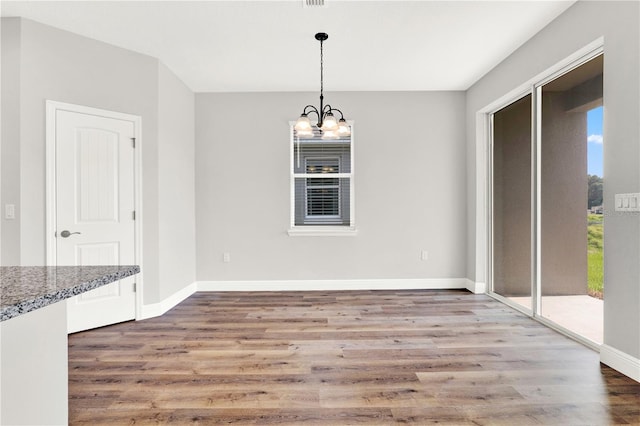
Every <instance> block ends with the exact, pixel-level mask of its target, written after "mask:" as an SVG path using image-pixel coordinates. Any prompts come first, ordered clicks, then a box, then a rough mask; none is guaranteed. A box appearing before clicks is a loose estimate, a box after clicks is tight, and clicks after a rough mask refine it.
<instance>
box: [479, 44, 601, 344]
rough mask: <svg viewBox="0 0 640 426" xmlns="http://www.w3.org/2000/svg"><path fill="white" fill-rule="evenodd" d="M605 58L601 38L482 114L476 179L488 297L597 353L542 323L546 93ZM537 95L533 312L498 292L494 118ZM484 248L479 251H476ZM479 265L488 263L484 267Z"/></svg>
mask: <svg viewBox="0 0 640 426" xmlns="http://www.w3.org/2000/svg"><path fill="white" fill-rule="evenodd" d="M603 53H604V38H602V37H601V38H599V39H597V40H595V41H594V42H592V43H590V44H589V45H587V46H585V47H584V48H582V49H580V50H578V51H577V52H575V53H574V54H572V55H570V56H569V57H567V58H565V59H564V60H562V61H560V62H558V63H557V64H555V65H554V66H552V67H550V68H548V69H547V70H545V71H544V72H542V73H540V74H538V75H536V76H535V77H534V78H532V79H530V80H529V81H527V82H526V83H524V84H522V85H520V86H518V87H517V88H515V89H514V90H512V91H510V92H509V93H507V94H505V95H504V96H502V97H501V98H499V99H497V100H496V101H494V102H492V103H491V104H489V105H487V106H486V107H485V108H483V109H481V110H480V111H478V112H477V114H476V120H477V121H476V123H477V126H476V127H477V140H478V144H479V148H480V149H478V150H477V151H476V152H477V153H483V154H484V155H477V158H476V179H479V181H481V182H484V183H485V184H484V185H483V186H484V187H483V186H482V185H478V186H477V189H481V191H478V192H477V193H476V206H478V207H477V209H476V214H478V213H481V215H482V217H483V218H484V224H483V223H482V221H477V222H476V223H477V224H479V225H480V226H479V227H477V228H476V241H485V244H486V245H485V247H484V256H483V255H481V254H480V255H479V254H476V270H480V271H482V270H484V271H486V277H485V279H486V285H487V294H488V295H489V296H491V297H493V298H495V299H497V300H499V301H500V302H502V303H505V304H507V305H508V306H510V307H512V308H514V309H516V310H518V311H520V312H522V313H524V314H526V315H528V316H530V317H532V318H534V319H536V320H537V321H539V322H541V323H542V324H544V325H546V326H548V327H550V328H553V329H554V330H557V331H558V332H560V333H562V334H565V335H567V336H569V337H571V338H572V339H575V340H577V341H579V342H580V343H582V344H584V345H586V346H588V347H590V348H592V349H594V350H596V351H599V350H600V345H599V344H596V343H594V342H592V341H591V340H589V339H586V338H584V337H582V336H581V335H579V334H577V333H575V332H572V331H571V330H568V329H566V328H565V327H562V326H560V325H558V324H556V323H555V322H552V321H550V320H548V319H546V318H544V317H542V314H541V312H542V304H541V300H542V247H541V241H542V208H541V206H542V185H541V183H542V119H541V118H542V88H543V86H544V85H546V84H547V83H549V82H551V81H553V80H555V79H556V78H558V77H560V76H562V75H564V74H566V73H568V72H571V71H572V70H573V69H575V68H578V67H579V66H581V65H583V64H584V63H586V62H588V61H590V60H592V59H594V58H596V57H597V56H599V55H602V54H603ZM528 95H531V309H528V308H527V307H525V306H522V305H519V304H517V303H515V302H513V301H511V300H509V299H508V298H506V297H504V296H501V295H499V294H497V293H496V292H495V291H494V270H493V269H494V268H493V260H494V241H493V231H494V222H493V218H494V214H493V202H494V194H493V185H494V181H493V172H494V164H493V154H494V152H493V150H494V146H493V136H494V132H493V124H494V114H495V113H496V112H498V111H499V110H501V109H503V108H505V107H507V106H509V105H511V104H513V103H514V102H517V101H519V100H520V99H522V98H524V97H525V96H528ZM478 248H481V245H478V244H477V245H476V250H478ZM479 262H483V263H484V264H483V265H480V264H479Z"/></svg>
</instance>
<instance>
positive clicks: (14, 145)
mask: <svg viewBox="0 0 640 426" xmlns="http://www.w3.org/2000/svg"><path fill="white" fill-rule="evenodd" d="M1 30H2V35H1V42H2V45H1V48H0V50H1V52H0V53H1V54H2V65H1V66H2V82H1V91H0V98H1V102H2V104H1V108H2V133H1V135H0V137H1V138H2V140H1V141H0V173H1V174H0V206H1V210H0V211H1V214H0V223H1V224H2V226H1V227H0V235H2V238H0V254H1V257H0V265H3V266H4V265H18V264H19V263H20V246H21V244H20V226H21V221H20V20H19V19H8V20H4V19H3V20H2V28H1ZM7 204H13V205H15V206H16V218H15V219H14V220H7V219H5V217H4V206H5V205H7Z"/></svg>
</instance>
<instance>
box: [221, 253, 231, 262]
mask: <svg viewBox="0 0 640 426" xmlns="http://www.w3.org/2000/svg"><path fill="white" fill-rule="evenodd" d="M222 261H223V262H224V263H229V262H231V253H223V254H222Z"/></svg>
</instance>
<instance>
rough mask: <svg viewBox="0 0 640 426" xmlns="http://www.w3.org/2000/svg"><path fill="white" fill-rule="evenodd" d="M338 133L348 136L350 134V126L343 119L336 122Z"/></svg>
mask: <svg viewBox="0 0 640 426" xmlns="http://www.w3.org/2000/svg"><path fill="white" fill-rule="evenodd" d="M338 135H340V136H349V135H351V126H349V123H347V122H346V121H345V120H344V119H341V120H340V121H339V122H338Z"/></svg>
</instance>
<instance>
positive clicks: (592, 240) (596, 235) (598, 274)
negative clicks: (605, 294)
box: [587, 214, 604, 298]
mask: <svg viewBox="0 0 640 426" xmlns="http://www.w3.org/2000/svg"><path fill="white" fill-rule="evenodd" d="M602 219H603V216H602V215H597V214H590V215H588V225H587V238H588V240H587V280H588V283H589V294H591V295H592V296H595V297H599V298H602V289H603V287H604V256H603V244H602V239H603V235H604V229H603V224H602Z"/></svg>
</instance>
